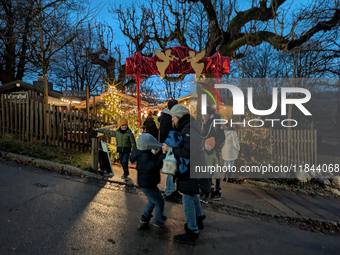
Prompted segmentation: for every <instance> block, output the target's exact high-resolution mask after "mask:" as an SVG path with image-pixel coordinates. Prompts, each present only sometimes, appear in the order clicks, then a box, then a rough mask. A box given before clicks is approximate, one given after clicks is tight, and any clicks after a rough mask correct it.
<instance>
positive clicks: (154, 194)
mask: <svg viewBox="0 0 340 255" xmlns="http://www.w3.org/2000/svg"><path fill="white" fill-rule="evenodd" d="M141 189H142V190H143V192H144V194H145V196H146V197H147V198H148V200H149V203H148V204H147V205H146V207H145V209H144V212H143V216H144V217H145V218H146V219H149V220H150V219H151V218H152V212H153V209H154V208H155V207H156V221H157V222H159V223H161V224H163V223H164V222H165V221H166V217H165V215H164V199H163V196H162V194H161V192H160V191H159V189H158V188H155V189H147V188H141Z"/></svg>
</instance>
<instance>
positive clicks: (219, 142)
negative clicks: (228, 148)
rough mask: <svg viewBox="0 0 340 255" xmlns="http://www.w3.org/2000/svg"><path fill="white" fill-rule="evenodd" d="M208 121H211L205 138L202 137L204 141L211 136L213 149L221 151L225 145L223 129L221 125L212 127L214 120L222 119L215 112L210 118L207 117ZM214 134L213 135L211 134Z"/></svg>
mask: <svg viewBox="0 0 340 255" xmlns="http://www.w3.org/2000/svg"><path fill="white" fill-rule="evenodd" d="M209 119H211V123H210V126H209V128H208V133H207V135H206V136H205V137H202V138H204V139H206V138H209V137H211V136H213V137H215V142H216V145H215V148H216V149H217V150H218V151H220V150H222V148H223V146H224V143H225V133H224V127H223V126H222V125H215V127H214V126H213V125H214V121H213V120H214V119H223V116H222V115H221V114H220V113H218V112H215V113H214V114H212V115H211V116H209ZM212 132H213V133H214V134H213V135H212V134H211V133H212Z"/></svg>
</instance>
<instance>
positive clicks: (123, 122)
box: [118, 118, 128, 127]
mask: <svg viewBox="0 0 340 255" xmlns="http://www.w3.org/2000/svg"><path fill="white" fill-rule="evenodd" d="M123 125H128V121H127V119H124V118H123V119H120V121H119V125H118V126H119V127H121V126H123Z"/></svg>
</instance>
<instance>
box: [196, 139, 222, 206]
mask: <svg viewBox="0 0 340 255" xmlns="http://www.w3.org/2000/svg"><path fill="white" fill-rule="evenodd" d="M214 148H215V138H214V137H210V138H209V139H207V140H205V143H204V156H205V160H206V162H207V167H209V166H214V167H216V165H218V158H217V155H216V151H215V150H214ZM213 178H214V179H216V190H221V185H218V180H217V179H219V173H218V172H216V171H215V172H214V174H213ZM210 179H211V178H209V181H210ZM219 184H220V183H219ZM212 185H213V184H212ZM209 196H210V192H209V193H206V194H200V201H201V202H202V203H204V204H208V202H209Z"/></svg>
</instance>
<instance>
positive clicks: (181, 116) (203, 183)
mask: <svg viewBox="0 0 340 255" xmlns="http://www.w3.org/2000/svg"><path fill="white" fill-rule="evenodd" d="M170 114H171V117H172V126H173V127H174V130H175V131H177V132H179V133H180V134H181V136H182V138H183V144H182V145H181V147H178V148H172V152H173V153H174V155H175V157H176V159H177V161H178V165H180V163H181V162H180V159H185V160H187V161H188V163H187V167H188V170H186V171H184V172H180V171H177V173H176V175H175V178H176V180H177V190H178V191H179V192H181V193H183V196H182V201H183V206H184V211H185V216H186V220H187V222H186V224H185V225H184V230H185V233H184V234H180V235H175V236H174V241H175V242H178V243H183V244H189V245H195V244H196V240H197V239H198V238H199V230H202V229H203V228H204V226H203V220H204V219H205V215H203V211H202V207H201V203H200V201H199V198H198V194H199V192H200V190H201V191H202V193H207V192H209V191H210V182H209V179H195V178H190V172H195V166H206V161H205V157H204V154H203V151H202V150H201V144H202V139H201V128H200V126H199V124H198V122H197V121H196V120H195V119H194V118H193V117H192V116H190V114H189V110H188V109H187V108H186V107H184V106H183V105H179V104H177V105H175V106H173V107H172V108H171V110H170ZM162 149H163V153H166V152H167V151H168V150H169V149H170V147H169V146H168V145H167V144H166V143H163V147H162ZM190 153H192V154H193V155H195V162H192V161H190Z"/></svg>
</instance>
